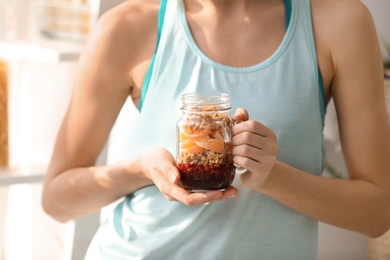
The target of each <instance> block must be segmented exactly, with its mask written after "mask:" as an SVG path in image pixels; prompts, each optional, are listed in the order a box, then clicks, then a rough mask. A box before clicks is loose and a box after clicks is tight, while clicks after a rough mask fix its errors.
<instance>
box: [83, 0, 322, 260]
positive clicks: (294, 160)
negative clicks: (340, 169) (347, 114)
mask: <svg viewBox="0 0 390 260" xmlns="http://www.w3.org/2000/svg"><path fill="white" fill-rule="evenodd" d="M304 3H305V4H306V5H304ZM308 3H309V2H307V1H297V2H295V3H294V4H293V8H292V14H291V23H290V26H289V29H288V31H287V33H286V34H285V35H284V36H283V39H282V41H281V42H280V43H279V44H278V45H276V49H275V45H272V44H271V45H272V46H273V48H274V49H275V50H274V51H271V55H270V56H269V57H267V58H266V59H265V60H262V61H259V62H257V63H254V64H251V63H252V62H248V64H246V65H248V66H243V67H236V66H232V65H234V64H230V65H226V64H221V63H220V62H217V61H216V60H213V59H210V57H208V55H207V54H206V53H205V52H203V50H202V49H201V48H199V46H198V45H197V39H196V36H195V37H193V35H192V34H191V24H187V23H186V19H185V15H184V9H183V6H182V5H181V2H180V1H177V0H169V1H168V2H167V13H166V14H165V21H164V27H163V28H164V29H163V30H162V34H161V38H160V40H161V41H160V44H159V49H158V51H157V53H156V56H155V60H154V61H153V67H152V73H151V76H150V80H149V81H148V84H147V85H146V86H147V88H148V89H147V91H146V92H145V93H144V100H143V103H142V109H141V112H140V114H139V118H138V121H137V126H136V128H137V129H136V130H135V132H136V133H135V134H133V135H132V136H124V138H128V139H129V140H130V139H131V141H129V143H131V144H132V147H131V148H130V147H129V151H128V156H132V155H135V154H136V153H137V152H139V151H140V150H142V149H147V148H150V147H154V146H159V147H165V148H166V149H168V150H170V151H171V152H172V153H174V150H175V130H174V129H175V127H174V126H175V122H176V120H177V118H178V116H179V111H180V110H179V108H180V96H181V94H184V93H186V92H194V91H205V90H208V91H210V90H211V89H213V90H215V91H219V92H227V93H229V94H230V95H231V96H232V100H233V102H232V107H233V108H237V107H245V108H247V109H248V110H249V114H250V116H251V118H252V119H255V120H258V121H260V122H263V123H264V124H266V125H268V126H270V127H271V129H272V130H274V131H275V132H276V134H277V136H278V143H279V145H280V153H279V155H278V159H279V160H281V161H284V162H286V163H289V164H290V165H293V166H295V167H297V168H300V169H303V170H305V171H308V172H311V173H313V174H317V175H319V174H321V172H322V164H323V150H322V148H323V147H322V127H323V114H324V109H325V98H324V95H323V94H322V93H321V90H320V84H319V82H318V67H317V64H316V59H315V56H316V55H315V49H314V46H313V39H312V38H311V37H310V35H311V34H310V29H311V27H310V26H308V23H307V22H308V21H310V10H308V9H307V7H308V6H307V4H308ZM281 13H283V12H281ZM282 20H283V21H284V20H285V19H282ZM281 30H282V29H281ZM308 35H309V36H308ZM301 38H302V41H301ZM259 48H261V45H260V46H259ZM271 49H272V48H271V47H270V50H271ZM225 61H227V60H225ZM228 62H229V61H228ZM296 72H297V73H296ZM144 90H145V88H144ZM156 118H159V120H156ZM133 137H134V138H133ZM130 150H132V151H130ZM234 185H235V186H237V188H238V189H239V194H240V195H239V197H238V198H237V199H234V200H228V201H223V202H216V203H209V204H205V205H201V206H196V207H187V206H185V205H183V204H181V203H178V202H169V201H166V199H165V198H164V196H163V195H162V194H161V193H160V192H159V191H158V190H157V189H156V188H155V187H154V186H150V187H147V188H144V189H141V190H139V191H137V192H135V193H134V194H131V195H129V196H128V197H127V198H126V200H125V201H124V202H123V203H121V204H119V206H118V207H117V208H116V209H115V212H114V214H113V215H112V216H110V217H109V218H108V219H107V220H106V222H105V223H104V224H103V225H102V227H101V228H100V229H99V231H98V233H97V235H96V237H95V239H94V242H93V243H92V245H91V249H90V253H89V256H90V257H91V259H99V258H93V257H94V256H97V255H100V256H102V255H103V256H107V259H143V258H145V259H183V258H186V259H239V258H244V259H283V258H284V257H286V256H289V259H315V255H316V240H317V233H316V230H317V222H316V221H314V220H313V219H310V218H308V217H306V216H303V215H301V214H299V213H297V212H295V211H293V210H291V209H289V208H286V207H284V206H283V205H281V204H279V203H277V202H275V201H273V200H272V199H270V198H268V197H266V196H263V195H261V194H259V193H256V192H253V191H251V190H248V189H246V188H245V187H243V186H242V185H241V184H240V182H239V179H238V178H236V180H235V182H234ZM94 254H97V255H94ZM100 259H101V258H100ZM103 259H104V257H103Z"/></svg>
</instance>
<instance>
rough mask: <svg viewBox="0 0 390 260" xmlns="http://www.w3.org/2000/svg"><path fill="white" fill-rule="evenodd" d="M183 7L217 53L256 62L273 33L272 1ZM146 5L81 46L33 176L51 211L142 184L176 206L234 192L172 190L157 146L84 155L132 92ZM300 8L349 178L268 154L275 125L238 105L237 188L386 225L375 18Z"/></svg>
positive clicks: (317, 214)
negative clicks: (68, 98) (124, 154)
mask: <svg viewBox="0 0 390 260" xmlns="http://www.w3.org/2000/svg"><path fill="white" fill-rule="evenodd" d="M185 6H186V14H187V19H188V22H189V25H190V28H191V30H192V34H193V37H194V39H195V41H196V42H197V44H198V45H199V47H200V48H201V49H202V50H203V52H204V53H205V54H206V55H208V56H209V57H210V58H212V59H214V60H215V61H217V62H220V63H222V64H226V65H230V66H236V67H243V66H250V65H254V64H257V63H259V62H261V61H263V60H265V59H266V58H268V57H269V56H270V55H271V54H272V53H273V52H274V51H275V50H276V49H277V47H278V46H279V44H280V42H281V41H282V38H283V36H284V33H285V14H284V6H283V1H274V0H262V1H254V0H247V1H234V0H186V1H185ZM158 8H159V1H157V0H132V1H128V2H125V3H124V4H122V5H121V6H120V7H118V8H115V9H114V10H112V11H110V12H108V13H107V14H106V15H105V16H104V17H103V18H102V19H101V20H100V21H99V23H98V25H97V26H96V28H95V30H94V32H93V33H92V35H91V37H90V39H89V42H88V44H87V46H86V48H85V51H84V53H83V54H82V57H81V59H80V63H79V69H78V76H77V80H76V83H75V89H74V93H73V98H72V102H71V104H70V106H69V110H68V112H67V114H66V117H65V118H64V121H63V124H62V126H61V129H60V132H59V134H58V138H57V142H56V146H55V149H54V153H53V157H52V160H51V163H50V166H49V169H48V173H47V177H46V179H45V185H44V193H43V207H44V209H45V211H46V212H47V213H48V214H50V215H51V216H53V217H54V218H55V219H57V220H59V221H68V220H70V219H73V218H76V217H79V216H82V215H85V214H87V213H90V212H92V211H95V210H98V209H100V208H101V207H103V206H105V205H107V204H109V203H111V202H113V201H115V200H117V199H119V198H121V197H123V196H126V195H127V194H129V193H132V192H134V191H135V190H137V189H139V188H141V187H144V186H147V185H151V184H155V185H156V186H157V187H158V188H159V189H160V191H161V192H162V193H163V194H164V195H165V197H166V198H167V199H168V200H176V201H181V202H183V203H185V204H187V205H197V204H202V203H206V202H212V201H216V200H224V199H228V198H231V197H236V196H239V194H238V191H237V189H236V188H234V187H231V188H229V189H227V190H226V191H223V192H222V191H213V192H209V193H205V194H203V193H189V192H187V191H185V190H183V189H182V188H180V187H179V186H178V185H177V182H178V180H179V178H180V177H179V173H178V171H177V169H176V168H175V166H174V164H175V162H174V158H173V157H172V155H171V154H170V153H168V152H167V151H166V150H164V149H156V150H153V151H150V153H145V154H141V155H139V157H138V158H137V159H135V160H134V161H131V162H128V163H127V164H123V165H115V166H93V165H94V163H95V160H96V158H97V156H98V155H99V153H100V151H101V149H102V148H103V146H104V144H105V142H106V140H107V138H108V135H109V133H110V130H111V128H112V126H113V124H114V122H115V119H116V117H117V115H118V113H119V111H120V109H121V107H122V105H123V104H124V102H125V100H126V98H127V97H128V96H129V95H130V96H131V98H132V99H133V101H134V103H135V104H136V105H137V104H138V102H139V97H140V92H141V86H142V82H143V78H144V75H145V73H146V70H147V68H148V65H149V64H150V60H151V57H152V55H153V52H154V48H155V44H156V35H157V26H156V25H157V14H158ZM312 8H313V25H314V33H315V40H316V48H317V56H318V59H319V67H320V70H321V74H322V76H323V80H324V87H325V94H326V97H327V99H328V100H329V99H330V98H333V99H334V101H335V105H336V109H337V116H338V118H339V126H340V137H341V142H342V146H343V152H344V156H345V160H346V164H347V168H348V171H349V177H350V179H349V180H338V179H330V178H324V177H318V176H314V175H312V174H309V173H306V172H303V171H301V170H299V169H295V168H293V167H291V166H289V165H286V164H284V163H282V162H279V161H277V160H276V156H277V151H278V147H277V140H276V137H275V134H274V133H273V132H272V131H271V130H270V129H268V128H267V127H266V126H264V125H262V124H261V122H256V121H253V120H250V117H249V115H248V114H247V113H246V111H245V109H239V110H238V111H237V112H236V115H235V117H236V119H242V120H245V122H243V123H241V124H238V125H237V126H236V127H235V128H234V138H233V144H234V148H233V154H234V160H235V162H236V163H237V164H238V165H240V166H243V167H245V168H247V169H248V170H249V171H248V172H247V173H245V174H244V175H242V176H241V181H242V183H243V184H244V185H245V186H246V187H248V188H250V189H253V190H255V191H258V192H261V193H263V194H265V195H267V196H270V197H272V198H273V199H275V200H277V201H279V202H281V203H282V204H284V205H286V206H288V207H290V208H292V209H294V210H296V211H299V212H301V213H303V214H305V215H307V216H310V217H312V218H315V219H318V220H320V221H323V222H326V223H330V224H333V225H336V226H340V227H343V228H347V229H351V230H354V231H357V232H360V233H363V234H366V235H368V236H372V237H377V236H379V235H381V234H383V233H384V232H385V231H386V230H388V229H389V227H390V160H388V158H389V155H390V134H389V133H390V127H389V123H388V119H387V115H386V110H385V103H384V97H383V71H382V61H381V54H380V50H379V47H378V42H377V36H376V34H375V28H374V25H373V22H372V19H371V17H370V15H369V13H368V12H367V10H366V8H365V7H364V6H363V5H362V4H361V3H359V2H358V1H355V0H345V1H338V0H328V1H323V0H312ZM237 32H240V37H236V36H237ZM346 32H348V33H346ZM253 144H257V146H253ZM151 153H153V154H151ZM150 156H153V158H155V160H153V164H152V165H151V164H150V160H148V158H150Z"/></svg>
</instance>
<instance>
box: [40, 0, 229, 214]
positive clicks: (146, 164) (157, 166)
mask: <svg viewBox="0 0 390 260" xmlns="http://www.w3.org/2000/svg"><path fill="white" fill-rule="evenodd" d="M158 10H159V1H157V0H148V1H146V0H139V1H138V0H133V1H127V2H126V3H124V4H122V5H121V6H120V7H119V8H116V9H115V10H112V11H110V12H109V13H107V14H106V15H104V17H102V19H100V21H99V22H98V25H97V26H96V28H95V30H94V32H93V33H92V35H91V37H90V39H89V41H88V43H87V46H86V49H85V51H84V53H83V54H82V56H81V58H80V62H79V67H78V74H77V79H76V82H75V87H74V93H73V96H72V100H71V103H70V106H69V109H68V111H67V114H66V116H65V118H64V120H63V123H62V125H61V128H60V130H59V133H58V137H57V141H56V144H55V148H54V152H53V155H52V159H51V162H50V165H49V168H48V172H47V176H46V178H45V182H44V190H43V195H42V205H43V208H44V210H45V211H46V212H47V213H48V214H49V215H51V216H52V217H53V218H55V219H57V220H58V221H67V220H70V219H73V218H77V217H79V216H82V215H85V214H87V213H90V212H93V211H96V210H98V209H100V208H101V207H103V206H105V205H107V204H109V203H111V202H114V201H115V200H117V199H119V198H121V197H123V196H126V195H127V194H130V193H132V192H134V191H135V190H137V189H139V188H141V187H143V186H147V185H151V184H155V185H156V186H157V187H158V188H159V189H160V191H161V192H162V193H163V195H164V196H165V197H166V198H167V199H168V200H175V201H181V202H183V203H185V204H187V205H197V204H202V203H207V202H210V201H215V200H223V199H227V198H229V197H234V196H236V194H237V190H236V189H235V188H234V187H231V188H229V189H227V190H225V191H211V192H208V193H191V192H188V191H186V190H184V189H183V188H181V187H180V186H179V185H178V181H179V178H180V175H179V172H178V170H177V169H176V167H175V160H174V158H173V156H172V155H171V154H170V153H169V152H167V151H166V150H164V149H155V150H152V151H148V152H147V153H143V154H140V155H139V156H138V157H137V158H134V159H133V160H132V161H130V162H127V163H126V164H120V165H110V166H94V164H95V161H96V159H97V157H98V155H99V153H100V151H101V150H102V148H103V146H104V144H105V143H106V141H107V138H108V136H109V133H110V131H111V128H112V126H113V124H114V123H115V120H116V117H117V116H118V114H119V112H120V110H121V108H122V106H123V104H124V102H125V100H126V99H127V97H128V96H129V95H131V97H132V98H133V100H134V101H137V100H138V99H139V93H140V92H141V86H142V82H143V78H144V75H145V73H146V70H147V68H148V65H149V63H150V59H151V57H152V55H153V52H154V49H155V44H156V40H157V13H158ZM150 158H153V160H152V161H151V160H150Z"/></svg>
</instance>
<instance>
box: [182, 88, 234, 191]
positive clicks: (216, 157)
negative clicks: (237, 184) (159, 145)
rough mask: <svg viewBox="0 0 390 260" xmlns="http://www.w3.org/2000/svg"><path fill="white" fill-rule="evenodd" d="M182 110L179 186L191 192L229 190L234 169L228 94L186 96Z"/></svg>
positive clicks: (183, 98)
mask: <svg viewBox="0 0 390 260" xmlns="http://www.w3.org/2000/svg"><path fill="white" fill-rule="evenodd" d="M181 110H182V116H181V118H180V119H179V120H178V122H177V149H176V150H177V155H176V157H177V158H176V162H177V168H178V169H179V172H180V176H181V177H180V182H179V184H180V185H181V186H182V187H183V188H185V189H187V190H190V191H203V190H223V189H226V188H227V187H229V186H230V185H231V183H232V182H233V179H234V170H235V166H234V164H233V157H232V152H231V148H232V147H231V139H232V131H231V129H232V125H233V120H232V119H231V117H230V115H229V113H230V97H229V95H228V94H225V93H216V94H215V93H191V94H185V95H183V97H182V108H181Z"/></svg>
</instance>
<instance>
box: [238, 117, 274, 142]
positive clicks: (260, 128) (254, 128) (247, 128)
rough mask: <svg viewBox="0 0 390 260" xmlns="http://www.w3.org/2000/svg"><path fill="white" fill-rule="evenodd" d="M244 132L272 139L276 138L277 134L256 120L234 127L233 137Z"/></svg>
mask: <svg viewBox="0 0 390 260" xmlns="http://www.w3.org/2000/svg"><path fill="white" fill-rule="evenodd" d="M243 132H250V133H253V134H257V135H261V136H266V137H272V138H274V137H275V133H274V132H273V131H272V130H271V129H270V128H268V127H266V126H265V125H263V124H262V123H260V122H258V121H255V120H248V121H245V122H242V123H240V124H237V125H235V126H234V128H233V135H238V134H240V133H243Z"/></svg>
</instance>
